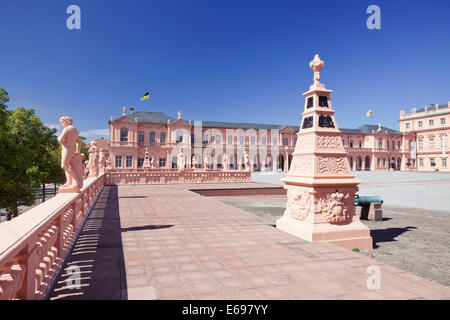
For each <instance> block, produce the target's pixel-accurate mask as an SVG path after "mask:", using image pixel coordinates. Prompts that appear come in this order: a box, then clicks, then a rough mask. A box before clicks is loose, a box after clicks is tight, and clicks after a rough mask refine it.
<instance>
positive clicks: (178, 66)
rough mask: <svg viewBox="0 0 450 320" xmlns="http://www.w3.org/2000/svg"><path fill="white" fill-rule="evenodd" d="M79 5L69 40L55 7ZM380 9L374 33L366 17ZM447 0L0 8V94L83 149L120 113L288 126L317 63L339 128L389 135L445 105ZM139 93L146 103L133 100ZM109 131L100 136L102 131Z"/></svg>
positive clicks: (171, 0)
mask: <svg viewBox="0 0 450 320" xmlns="http://www.w3.org/2000/svg"><path fill="white" fill-rule="evenodd" d="M71 4H76V5H78V6H79V7H80V8H81V30H68V29H67V28H66V19H67V17H68V16H69V15H68V14H67V13H66V8H67V7H68V6H69V5H71ZM371 4H376V5H379V6H380V8H381V30H369V29H367V28H366V19H367V17H368V16H369V15H368V14H366V8H367V7H368V6H369V5H371ZM449 12H450V2H449V1H406V0H403V1H402V0H391V1H375V0H371V1H364V0H341V1H336V0H333V1H326V0H322V1H300V0H296V1H282V0H281V1H273V0H272V1H265V0H259V1H254V0H253V1H248V0H239V1H235V0H192V1H175V0H165V1H148V0H147V1H144V0H142V1H140V0H139V1H138V0H130V1H123V0H121V1H117V0H108V1H103V0H96V1H92V0H89V1H87V0H71V1H63V0H58V1H22V0H15V1H6V0H0V30H2V37H1V41H0V86H2V87H4V88H5V89H6V90H7V91H9V93H10V98H11V102H10V104H9V105H10V108H15V107H19V106H25V107H32V108H35V109H36V111H37V113H38V114H39V115H40V116H41V118H42V120H43V121H44V122H45V123H47V124H57V122H58V118H59V117H60V116H62V115H70V116H72V117H73V119H74V121H75V126H76V127H77V128H79V129H80V131H82V132H83V133H84V134H85V135H87V136H88V138H94V137H95V136H96V135H104V136H105V137H107V134H106V133H105V130H104V129H106V128H108V124H107V120H108V119H109V117H110V116H114V117H118V116H120V115H121V110H122V107H123V106H127V108H129V107H134V108H135V109H136V110H140V111H145V110H151V111H162V112H164V113H166V114H168V115H171V116H173V117H175V116H176V113H177V110H178V109H181V110H182V116H183V118H184V119H191V120H200V119H201V120H216V121H237V122H257V123H275V124H291V125H298V124H299V123H300V119H301V115H300V114H301V112H302V111H303V101H304V100H303V99H304V98H303V96H302V95H301V93H303V92H305V91H306V90H307V89H308V88H309V85H310V84H311V83H312V77H313V74H312V72H311V70H310V69H309V67H308V63H309V61H311V60H312V58H313V56H314V54H315V53H319V55H320V56H321V58H322V59H323V60H324V61H325V67H324V70H323V71H322V82H323V83H325V85H326V86H327V87H328V88H329V89H332V90H334V93H333V94H332V96H331V99H332V102H333V106H334V109H335V110H336V112H337V113H336V119H337V122H338V125H339V126H340V127H357V126H360V125H362V124H365V123H370V119H369V118H366V117H365V113H366V111H367V110H368V109H369V107H371V108H372V109H373V110H374V116H373V117H374V119H373V123H374V124H377V123H378V122H381V123H382V124H383V125H384V126H388V127H392V128H397V119H398V114H399V111H400V110H401V109H406V110H407V111H409V110H410V109H411V108H412V107H418V108H419V107H423V106H425V105H427V104H430V103H446V102H447V101H449V100H450V92H449V91H450V90H449V89H450V22H449V21H450V20H449V18H448V14H449ZM148 90H150V91H151V95H152V98H151V105H150V107H149V106H148V103H146V102H140V101H139V98H140V96H141V95H143V94H144V93H145V92H147V91H148ZM106 132H107V131H106Z"/></svg>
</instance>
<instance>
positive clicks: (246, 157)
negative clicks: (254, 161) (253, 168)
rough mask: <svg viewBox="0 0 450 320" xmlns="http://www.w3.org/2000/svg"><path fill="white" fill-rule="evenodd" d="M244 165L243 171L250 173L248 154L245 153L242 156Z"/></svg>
mask: <svg viewBox="0 0 450 320" xmlns="http://www.w3.org/2000/svg"><path fill="white" fill-rule="evenodd" d="M244 164H245V170H247V171H250V157H249V155H248V152H245V154H244Z"/></svg>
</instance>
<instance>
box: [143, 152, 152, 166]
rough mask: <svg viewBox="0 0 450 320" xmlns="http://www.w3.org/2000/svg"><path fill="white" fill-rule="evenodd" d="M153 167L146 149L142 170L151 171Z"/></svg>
mask: <svg viewBox="0 0 450 320" xmlns="http://www.w3.org/2000/svg"><path fill="white" fill-rule="evenodd" d="M151 167H152V165H151V163H150V157H149V155H148V148H145V157H144V163H143V164H142V169H150V168H151Z"/></svg>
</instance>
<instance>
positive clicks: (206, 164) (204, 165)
mask: <svg viewBox="0 0 450 320" xmlns="http://www.w3.org/2000/svg"><path fill="white" fill-rule="evenodd" d="M203 169H205V170H206V169H209V158H208V156H207V155H205V156H204V157H203Z"/></svg>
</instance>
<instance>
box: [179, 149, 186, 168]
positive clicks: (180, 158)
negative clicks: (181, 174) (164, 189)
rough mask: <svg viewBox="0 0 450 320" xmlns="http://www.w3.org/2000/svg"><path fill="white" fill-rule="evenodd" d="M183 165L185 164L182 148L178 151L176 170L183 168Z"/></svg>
mask: <svg viewBox="0 0 450 320" xmlns="http://www.w3.org/2000/svg"><path fill="white" fill-rule="evenodd" d="M184 166H185V160H184V154H183V149H180V151H178V159H177V168H178V171H182V170H184Z"/></svg>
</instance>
